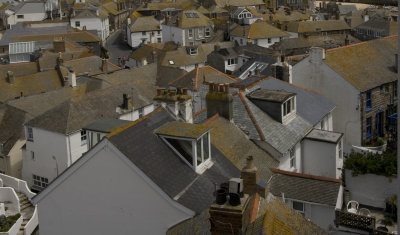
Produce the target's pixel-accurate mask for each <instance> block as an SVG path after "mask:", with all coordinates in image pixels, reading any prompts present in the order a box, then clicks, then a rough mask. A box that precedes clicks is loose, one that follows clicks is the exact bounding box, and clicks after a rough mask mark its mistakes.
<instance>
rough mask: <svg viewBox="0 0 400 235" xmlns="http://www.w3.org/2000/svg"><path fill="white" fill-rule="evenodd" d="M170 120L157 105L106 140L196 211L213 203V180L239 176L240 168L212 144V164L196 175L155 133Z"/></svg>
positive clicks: (182, 202)
mask: <svg viewBox="0 0 400 235" xmlns="http://www.w3.org/2000/svg"><path fill="white" fill-rule="evenodd" d="M171 121H175V120H174V119H173V118H172V117H171V116H170V115H169V114H168V113H167V111H165V110H164V109H162V108H159V109H157V110H156V111H154V113H152V115H149V116H147V118H145V119H143V120H141V121H140V122H138V123H137V124H136V125H133V126H132V127H130V128H128V129H126V130H124V131H122V132H120V133H118V134H115V135H113V136H111V137H109V141H110V142H111V143H113V144H114V145H115V146H116V147H117V148H118V149H119V150H120V151H121V152H122V153H123V154H124V155H125V156H126V157H127V158H128V159H129V160H131V161H132V162H133V163H134V164H135V165H136V166H137V167H138V168H139V169H140V170H141V171H142V172H144V173H145V174H146V175H147V176H148V177H149V178H150V179H151V180H152V181H153V182H154V183H155V184H157V185H158V186H159V187H160V188H161V189H162V190H163V191H164V192H165V193H166V194H168V196H170V197H171V198H172V199H174V200H176V201H177V202H179V203H180V204H182V205H183V206H185V207H187V208H189V209H191V210H193V211H195V212H196V213H197V214H199V213H201V212H202V211H204V210H205V209H207V208H208V207H209V206H210V205H211V203H212V202H213V192H214V183H217V184H220V183H222V182H225V181H227V180H228V179H229V178H232V177H238V176H239V175H240V171H239V170H238V169H237V168H236V167H235V166H234V165H233V164H232V163H231V162H230V161H229V160H228V159H226V158H225V157H224V155H222V154H221V152H219V151H218V150H217V149H216V148H215V147H214V146H212V147H211V159H212V161H213V162H214V165H213V166H212V167H211V168H209V169H208V170H206V171H205V172H204V173H203V174H201V175H198V174H197V173H196V172H195V171H194V170H193V169H192V168H191V167H189V166H188V165H187V164H186V163H185V162H183V160H181V158H180V157H178V156H177V155H176V154H175V153H174V152H173V150H171V149H170V148H169V147H168V146H167V145H166V144H165V143H164V142H163V141H162V140H161V139H160V138H159V137H158V136H157V135H156V134H154V130H156V129H157V128H159V127H160V126H162V125H163V124H165V123H167V122H171Z"/></svg>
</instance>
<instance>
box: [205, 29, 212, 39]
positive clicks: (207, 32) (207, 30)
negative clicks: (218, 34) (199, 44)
mask: <svg viewBox="0 0 400 235" xmlns="http://www.w3.org/2000/svg"><path fill="white" fill-rule="evenodd" d="M205 32H206V37H210V36H211V30H210V28H206V29H205Z"/></svg>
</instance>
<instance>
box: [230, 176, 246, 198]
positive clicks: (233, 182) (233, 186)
mask: <svg viewBox="0 0 400 235" xmlns="http://www.w3.org/2000/svg"><path fill="white" fill-rule="evenodd" d="M229 193H237V194H239V195H240V196H243V179H240V178H232V179H230V180H229Z"/></svg>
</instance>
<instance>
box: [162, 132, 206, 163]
mask: <svg viewBox="0 0 400 235" xmlns="http://www.w3.org/2000/svg"><path fill="white" fill-rule="evenodd" d="M209 138H210V135H209V132H207V133H205V134H204V135H203V136H201V137H200V138H198V139H197V140H192V139H182V138H179V139H178V138H171V137H162V139H163V140H165V141H166V143H167V144H168V145H169V146H170V147H172V149H173V150H174V151H175V152H176V153H178V155H179V156H180V157H181V158H182V159H183V160H184V161H185V162H186V163H187V164H189V165H190V166H192V167H193V168H194V169H195V170H196V171H197V170H198V169H199V167H200V168H201V167H202V166H204V165H202V164H203V163H206V162H207V161H208V160H209V159H210V158H211V154H210V141H209Z"/></svg>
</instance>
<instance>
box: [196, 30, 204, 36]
mask: <svg viewBox="0 0 400 235" xmlns="http://www.w3.org/2000/svg"><path fill="white" fill-rule="evenodd" d="M197 34H198V35H199V38H204V33H203V28H198V29H197Z"/></svg>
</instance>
